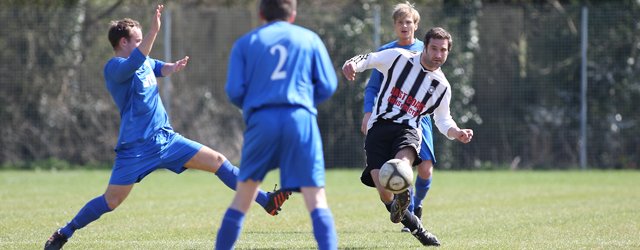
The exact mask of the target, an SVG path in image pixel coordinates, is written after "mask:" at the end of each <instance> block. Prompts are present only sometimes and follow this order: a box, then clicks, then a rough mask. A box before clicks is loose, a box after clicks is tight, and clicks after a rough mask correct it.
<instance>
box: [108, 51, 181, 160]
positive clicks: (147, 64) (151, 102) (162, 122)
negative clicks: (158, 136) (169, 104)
mask: <svg viewBox="0 0 640 250" xmlns="http://www.w3.org/2000/svg"><path fill="white" fill-rule="evenodd" d="M162 66H164V62H162V61H158V60H155V59H152V58H148V57H146V56H145V55H144V54H142V52H140V50H138V48H136V49H134V50H133V51H132V52H131V55H130V56H129V58H122V57H114V58H112V59H111V60H109V61H108V62H107V64H106V65H105V67H104V78H105V80H106V86H107V89H108V90H109V93H110V94H111V97H112V98H113V101H114V102H115V103H116V105H117V106H118V109H119V110H120V134H119V137H118V145H117V146H116V150H117V149H119V148H122V147H128V146H130V145H135V144H136V143H141V142H144V141H146V140H147V139H149V138H150V137H151V136H152V135H154V134H155V133H156V132H157V131H158V130H159V129H162V128H164V129H168V130H173V129H172V128H171V125H170V124H169V116H168V115H167V112H166V110H165V108H164V106H163V105H162V101H161V100H160V95H159V93H158V85H157V82H156V77H161V76H162V73H161V69H162Z"/></svg>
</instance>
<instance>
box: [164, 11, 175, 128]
mask: <svg viewBox="0 0 640 250" xmlns="http://www.w3.org/2000/svg"><path fill="white" fill-rule="evenodd" d="M162 16H163V17H164V20H163V24H162V26H164V30H163V32H164V37H163V39H164V61H165V62H171V8H166V9H165V10H164V13H163V14H162ZM163 83H164V84H163V86H162V94H163V96H164V98H162V101H163V104H164V108H165V109H166V110H167V114H169V116H171V99H172V98H171V92H172V88H173V86H172V85H171V77H170V76H168V77H164V81H163Z"/></svg>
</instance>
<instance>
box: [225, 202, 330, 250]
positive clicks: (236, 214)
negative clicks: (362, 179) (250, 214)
mask: <svg viewBox="0 0 640 250" xmlns="http://www.w3.org/2000/svg"><path fill="white" fill-rule="evenodd" d="M311 221H312V224H313V235H314V236H315V238H316V241H317V242H318V249H320V250H334V249H338V236H337V233H336V228H335V226H334V224H333V215H332V214H331V211H330V210H329V209H328V208H316V209H315V210H313V212H311ZM243 222H244V214H243V213H241V212H240V211H238V210H235V209H232V208H229V209H227V212H226V213H225V214H224V217H223V218H222V225H221V226H220V229H218V235H217V236H216V248H215V249H217V250H227V249H233V246H234V245H235V244H236V241H238V238H239V237H240V232H241V231H242V223H243Z"/></svg>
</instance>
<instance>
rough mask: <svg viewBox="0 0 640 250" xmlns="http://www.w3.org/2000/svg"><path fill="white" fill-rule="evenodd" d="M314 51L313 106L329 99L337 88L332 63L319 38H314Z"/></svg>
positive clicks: (336, 79) (336, 78)
mask: <svg viewBox="0 0 640 250" xmlns="http://www.w3.org/2000/svg"><path fill="white" fill-rule="evenodd" d="M315 41H316V46H315V47H316V49H315V50H314V53H315V54H314V57H313V65H312V70H313V73H312V74H313V75H312V77H313V84H314V92H313V93H314V95H313V100H314V105H315V106H317V105H318V104H320V103H321V102H323V101H325V100H327V99H329V97H331V95H333V93H334V92H335V91H336V88H337V87H338V77H337V76H336V71H335V69H334V68H333V63H332V62H331V58H330V57H329V53H328V52H327V48H326V47H325V46H324V44H323V43H322V40H320V38H319V37H317V36H316V39H315Z"/></svg>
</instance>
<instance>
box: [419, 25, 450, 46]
mask: <svg viewBox="0 0 640 250" xmlns="http://www.w3.org/2000/svg"><path fill="white" fill-rule="evenodd" d="M432 38H433V39H445V40H447V41H449V46H448V47H447V50H449V51H451V47H453V39H452V38H451V34H449V32H448V31H447V30H445V29H444V28H441V27H435V28H432V29H430V30H429V31H427V34H425V35H424V47H425V48H426V47H427V46H429V42H430V41H431V39H432Z"/></svg>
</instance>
